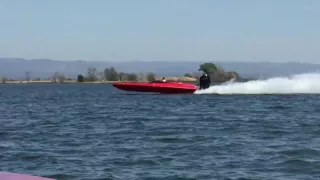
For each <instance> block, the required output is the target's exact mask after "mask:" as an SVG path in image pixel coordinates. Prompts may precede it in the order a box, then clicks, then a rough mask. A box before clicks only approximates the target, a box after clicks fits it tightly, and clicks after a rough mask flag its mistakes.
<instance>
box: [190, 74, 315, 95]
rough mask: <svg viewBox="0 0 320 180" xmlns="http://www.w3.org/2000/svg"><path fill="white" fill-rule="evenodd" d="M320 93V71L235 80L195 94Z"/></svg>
mask: <svg viewBox="0 0 320 180" xmlns="http://www.w3.org/2000/svg"><path fill="white" fill-rule="evenodd" d="M300 93H309V94H316V93H320V73H307V74H297V75H293V76H290V77H275V78H270V79H265V80H253V81H248V82H233V80H231V81H229V82H226V83H224V84H220V85H215V86H211V87H209V88H208V89H205V90H197V91H196V92H195V94H300Z"/></svg>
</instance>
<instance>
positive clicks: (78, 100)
mask: <svg viewBox="0 0 320 180" xmlns="http://www.w3.org/2000/svg"><path fill="white" fill-rule="evenodd" d="M0 100H1V101H0V122H1V126H0V171H10V172H17V173H26V174H32V175H38V176H45V177H51V178H56V179H59V180H64V179H65V180H80V179H91V180H98V179H99V180H102V179H110V180H111V179H121V180H122V179H130V180H131V179H133V180H135V179H137V180H138V179H139V180H140V179H141V180H147V179H148V180H149V179H150V180H160V179H161V180H162V179H163V180H164V179H165V180H176V179H177V180H178V179H179V180H182V179H188V180H189V179H203V180H205V179H210V180H211V179H219V180H220V179H232V180H234V179H259V180H262V179H270V180H274V179H281V180H282V179H283V180H287V179H288V180H295V179H299V180H300V179H303V180H307V179H308V180H313V179H320V95H220V96H219V95H153V94H151V95H144V94H128V93H124V92H121V91H118V90H116V89H114V88H113V87H112V86H110V85H99V84H97V85H94V84H93V85H92V84H91V85H89V84H86V85H75V84H74V85H71V84H70V85H31V84H25V85H23V84H20V85H9V84H7V85H0Z"/></svg>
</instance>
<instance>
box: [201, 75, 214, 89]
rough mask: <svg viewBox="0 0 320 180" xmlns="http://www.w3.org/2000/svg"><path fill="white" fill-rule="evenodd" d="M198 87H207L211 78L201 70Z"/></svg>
mask: <svg viewBox="0 0 320 180" xmlns="http://www.w3.org/2000/svg"><path fill="white" fill-rule="evenodd" d="M199 81H200V83H199V89H207V88H209V87H210V83H211V78H210V76H208V74H207V73H205V72H203V74H202V76H201V77H200V78H199Z"/></svg>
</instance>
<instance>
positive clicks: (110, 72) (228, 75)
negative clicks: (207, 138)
mask: <svg viewBox="0 0 320 180" xmlns="http://www.w3.org/2000/svg"><path fill="white" fill-rule="evenodd" d="M198 70H200V71H203V72H206V73H207V74H208V75H209V76H210V77H211V80H212V81H213V82H225V81H228V80H230V79H232V78H234V79H240V76H239V75H238V73H237V72H234V71H231V72H228V71H225V70H224V69H223V68H221V67H218V66H217V65H216V64H214V63H204V64H201V65H200V66H199V69H198ZM200 75H201V73H200V72H194V73H186V74H184V75H183V76H184V77H188V78H195V79H196V80H198V79H199V77H200ZM31 80H32V81H40V80H41V79H40V78H37V79H31V73H30V72H26V73H25V79H24V81H27V82H30V81H31ZM47 80H50V81H51V82H53V83H64V82H65V81H66V80H67V81H73V80H74V79H73V78H67V77H65V76H64V74H63V73H58V72H56V73H54V74H53V76H52V77H49V78H48V79H47ZM154 80H156V74H155V73H152V72H148V73H137V74H136V73H125V72H117V71H116V69H115V68H114V67H109V68H106V69H104V71H102V72H101V71H98V70H97V68H88V69H87V73H86V75H83V74H79V75H78V76H77V77H76V81H77V82H94V81H154ZM7 81H14V80H12V79H8V78H7V77H6V76H2V77H1V83H6V82H7ZM20 81H21V80H20Z"/></svg>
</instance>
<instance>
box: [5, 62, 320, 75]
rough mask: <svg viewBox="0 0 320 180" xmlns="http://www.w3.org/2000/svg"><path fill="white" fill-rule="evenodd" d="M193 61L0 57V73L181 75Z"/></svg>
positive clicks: (298, 68)
mask: <svg viewBox="0 0 320 180" xmlns="http://www.w3.org/2000/svg"><path fill="white" fill-rule="evenodd" d="M207 62H212V63H215V64H217V65H219V66H221V67H222V68H224V69H225V70H228V71H236V72H238V73H239V74H240V76H242V77H248V78H259V77H261V78H266V77H274V76H288V75H293V74H299V73H308V72H320V64H310V63H299V62H286V63H273V62H236V61H233V62H232V61H229V62H221V61H207ZM201 63H204V61H203V62H197V61H193V62H190V61H154V62H147V61H127V62H123V61H121V62H116V61H113V62H111V61H110V62H102V61H83V60H75V61H58V60H51V59H32V60H26V59H23V58H0V76H7V77H9V78H16V79H18V78H24V77H25V73H26V72H30V75H31V78H48V77H52V75H53V74H54V73H55V72H60V73H63V74H64V75H65V76H67V77H71V78H76V76H77V75H78V74H84V75H86V73H87V69H88V68H89V67H95V68H97V69H98V70H99V71H103V70H104V69H105V68H108V67H110V66H113V67H115V69H116V70H117V71H121V72H132V73H141V72H154V73H155V74H157V75H158V76H183V75H184V74H185V73H192V72H197V71H198V68H199V65H200V64H201Z"/></svg>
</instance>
